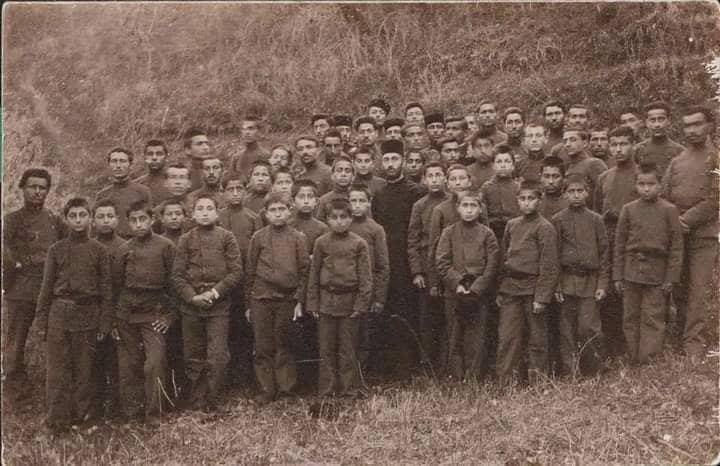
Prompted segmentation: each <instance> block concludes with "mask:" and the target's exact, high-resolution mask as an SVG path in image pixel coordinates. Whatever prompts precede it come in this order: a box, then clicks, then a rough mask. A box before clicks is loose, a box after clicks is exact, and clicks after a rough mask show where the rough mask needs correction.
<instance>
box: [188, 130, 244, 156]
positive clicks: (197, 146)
mask: <svg viewBox="0 0 720 466" xmlns="http://www.w3.org/2000/svg"><path fill="white" fill-rule="evenodd" d="M241 131H242V130H241ZM185 153H186V154H187V155H188V156H190V157H191V158H193V159H204V158H207V156H208V155H210V141H209V140H208V137H207V136H205V135H204V134H199V135H197V136H193V137H192V138H191V139H190V146H189V147H187V148H185Z"/></svg>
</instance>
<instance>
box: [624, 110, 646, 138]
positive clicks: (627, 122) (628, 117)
mask: <svg viewBox="0 0 720 466" xmlns="http://www.w3.org/2000/svg"><path fill="white" fill-rule="evenodd" d="M620 124H621V125H624V126H628V127H630V128H632V130H633V131H634V132H635V134H637V133H638V131H640V128H642V120H641V119H640V118H638V117H637V115H635V114H634V113H623V114H622V115H620Z"/></svg>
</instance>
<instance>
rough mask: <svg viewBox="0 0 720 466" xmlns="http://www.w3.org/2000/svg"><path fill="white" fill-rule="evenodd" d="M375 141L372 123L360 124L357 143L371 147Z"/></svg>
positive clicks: (375, 136) (375, 134)
mask: <svg viewBox="0 0 720 466" xmlns="http://www.w3.org/2000/svg"><path fill="white" fill-rule="evenodd" d="M375 140H377V130H376V129H375V126H374V125H373V124H372V123H361V124H360V125H359V126H358V142H360V144H366V145H372V144H375Z"/></svg>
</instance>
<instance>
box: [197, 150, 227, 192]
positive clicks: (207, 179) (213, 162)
mask: <svg viewBox="0 0 720 466" xmlns="http://www.w3.org/2000/svg"><path fill="white" fill-rule="evenodd" d="M202 170H203V182H204V183H205V187H206V188H217V187H219V186H220V181H221V180H222V175H223V164H222V162H221V161H220V159H219V158H217V157H213V158H209V159H205V160H203V162H202Z"/></svg>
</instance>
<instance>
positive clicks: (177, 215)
mask: <svg viewBox="0 0 720 466" xmlns="http://www.w3.org/2000/svg"><path fill="white" fill-rule="evenodd" d="M157 214H158V215H160V224H161V226H162V235H163V236H164V237H165V238H167V239H169V240H170V241H172V243H173V244H174V245H175V246H177V244H178V241H180V237H181V236H182V235H183V234H184V233H185V232H186V231H187V230H188V229H189V228H188V226H189V225H188V222H189V219H188V215H187V210H185V203H184V202H182V201H181V200H179V199H168V200H167V201H165V202H163V203H162V204H160V206H159V209H158V210H157Z"/></svg>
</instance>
